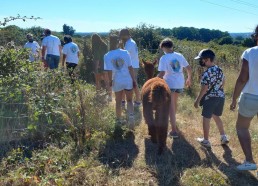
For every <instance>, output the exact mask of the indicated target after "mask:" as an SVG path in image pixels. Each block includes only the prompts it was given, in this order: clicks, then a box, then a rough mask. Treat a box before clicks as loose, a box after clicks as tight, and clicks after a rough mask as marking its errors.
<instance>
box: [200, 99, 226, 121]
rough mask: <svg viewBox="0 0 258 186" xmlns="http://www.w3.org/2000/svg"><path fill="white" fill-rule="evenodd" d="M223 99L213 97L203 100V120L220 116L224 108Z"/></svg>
mask: <svg viewBox="0 0 258 186" xmlns="http://www.w3.org/2000/svg"><path fill="white" fill-rule="evenodd" d="M224 103H225V98H220V97H213V98H209V99H207V100H205V101H204V102H203V106H202V116H203V117H205V118H211V117H212V115H213V114H214V115H215V116H221V115H222V112H223V108H224Z"/></svg>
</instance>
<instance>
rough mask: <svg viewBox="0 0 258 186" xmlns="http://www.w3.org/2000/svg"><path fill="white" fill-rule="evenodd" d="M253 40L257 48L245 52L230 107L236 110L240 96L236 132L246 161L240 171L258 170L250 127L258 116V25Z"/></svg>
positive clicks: (239, 168) (240, 166) (239, 167)
mask: <svg viewBox="0 0 258 186" xmlns="http://www.w3.org/2000/svg"><path fill="white" fill-rule="evenodd" d="M252 38H253V39H254V40H255V42H256V46H255V47H252V48H249V49H247V50H245V51H244V53H243V54H242V57H241V59H242V68H241V71H240V74H239V76H238V79H237V81H236V85H235V90H234V93H233V98H232V103H231V105H230V109H231V110H235V108H236V104H237V98H238V97H239V96H240V98H239V103H238V104H239V109H238V118H237V122H236V130H237V135H238V139H239V142H240V145H241V147H242V150H243V152H244V154H245V161H244V163H243V164H241V165H239V166H237V169H238V170H256V169H257V165H256V163H255V162H254V159H253V154H252V148H251V137H250V133H249V127H250V123H251V121H252V119H253V117H254V116H256V115H257V114H258V73H257V72H258V25H257V27H256V29H255V33H254V34H252ZM240 94H241V95H240Z"/></svg>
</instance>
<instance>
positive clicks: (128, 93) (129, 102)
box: [120, 90, 133, 114]
mask: <svg viewBox="0 0 258 186" xmlns="http://www.w3.org/2000/svg"><path fill="white" fill-rule="evenodd" d="M123 92H124V94H125V95H126V101H127V111H128V114H133V91H132V90H130V91H127V90H126V91H123ZM121 101H122V100H121ZM121 101H120V107H121Z"/></svg>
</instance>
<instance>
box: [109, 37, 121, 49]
mask: <svg viewBox="0 0 258 186" xmlns="http://www.w3.org/2000/svg"><path fill="white" fill-rule="evenodd" d="M118 43H119V37H118V36H117V35H110V36H109V46H110V47H109V48H110V50H115V49H117V45H118Z"/></svg>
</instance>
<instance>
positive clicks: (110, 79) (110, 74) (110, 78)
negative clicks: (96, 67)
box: [107, 70, 112, 87]
mask: <svg viewBox="0 0 258 186" xmlns="http://www.w3.org/2000/svg"><path fill="white" fill-rule="evenodd" d="M107 72H108V79H109V82H110V86H111V87H112V70H108V71H107Z"/></svg>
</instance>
